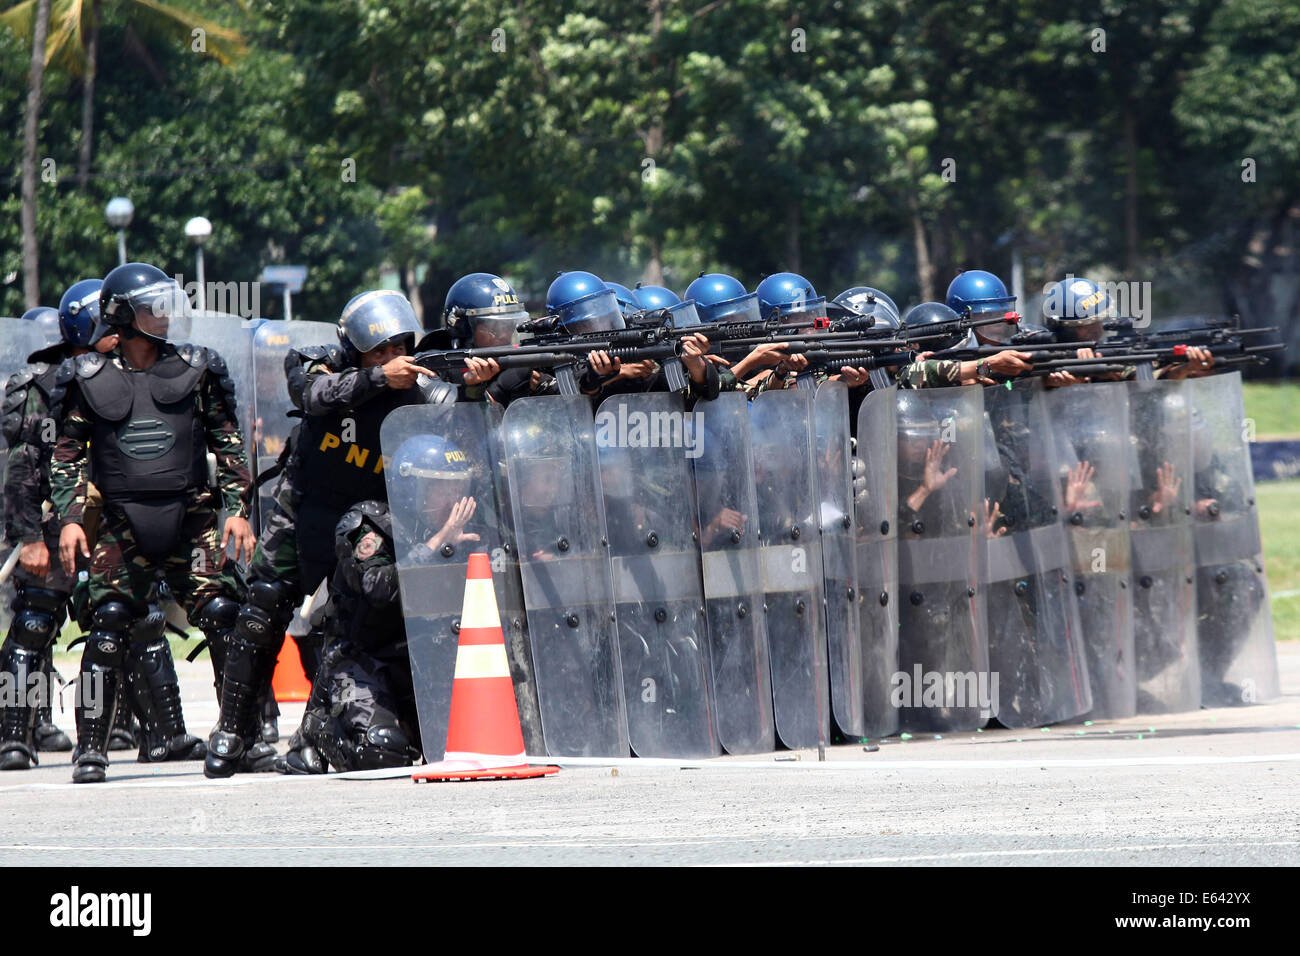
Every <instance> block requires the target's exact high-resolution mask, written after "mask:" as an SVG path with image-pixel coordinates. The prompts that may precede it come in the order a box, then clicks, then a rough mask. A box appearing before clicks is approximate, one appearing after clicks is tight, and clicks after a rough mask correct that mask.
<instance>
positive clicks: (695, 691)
mask: <svg viewBox="0 0 1300 956" xmlns="http://www.w3.org/2000/svg"><path fill="white" fill-rule="evenodd" d="M696 422H697V419H696V418H695V416H694V415H692V414H689V413H687V411H686V408H685V403H684V402H683V400H682V397H681V396H680V395H675V394H670V393H667V392H646V393H641V394H631V395H615V396H612V397H610V398H609V399H607V400H606V401H605V402H603V403H602V404H601V406H600V411H599V412H597V414H596V448H597V454H598V456H599V460H600V484H601V488H602V490H603V491H604V495H605V526H606V528H607V529H608V531H609V554H610V563H611V566H612V568H613V578H614V600H615V603H616V605H617V607H616V613H617V616H618V638H619V660H620V661H621V663H622V669H623V700H624V706H625V707H626V710H627V724H628V736H629V738H630V740H631V744H632V749H633V751H635V752H636V754H637V755H638V756H641V757H710V756H716V755H717V754H719V753H721V747H720V746H719V744H718V735H717V732H716V730H715V729H714V727H715V725H714V720H713V706H712V699H711V698H712V691H711V686H710V683H711V682H710V679H709V673H710V667H709V642H708V636H707V631H706V624H705V616H704V592H703V587H702V585H701V579H700V550H699V547H698V545H697V544H696V535H695V502H694V486H693V483H692V481H691V461H692V459H693V458H694V457H696V456H697V455H698V450H699V447H700V445H699V442H700V439H701V438H702V437H703V435H702V433H701V432H700V431H699V430H698V429H697V426H696Z"/></svg>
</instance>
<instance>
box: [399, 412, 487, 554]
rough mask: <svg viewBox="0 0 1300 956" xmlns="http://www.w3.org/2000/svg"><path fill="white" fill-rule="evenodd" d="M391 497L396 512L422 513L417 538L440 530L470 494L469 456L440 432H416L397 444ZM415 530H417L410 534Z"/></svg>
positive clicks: (472, 482)
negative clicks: (423, 433)
mask: <svg viewBox="0 0 1300 956" xmlns="http://www.w3.org/2000/svg"><path fill="white" fill-rule="evenodd" d="M388 467H389V468H390V469H391V474H392V475H393V476H394V477H393V478H390V479H389V499H390V501H391V503H392V512H393V514H394V515H395V516H396V515H399V514H400V515H419V516H420V519H421V523H422V525H423V526H422V527H421V528H418V529H409V530H408V534H410V537H412V538H417V537H423V536H425V535H428V534H430V533H432V532H435V531H438V530H439V529H440V528H441V527H442V526H443V524H445V523H446V521H447V518H448V517H449V516H450V515H451V509H452V507H453V506H454V505H455V504H456V502H458V501H459V500H460V499H462V498H465V497H469V496H470V493H471V491H472V490H473V485H474V474H473V470H472V469H471V467H470V461H469V458H468V456H467V455H466V454H465V452H463V451H462V450H461V449H460V448H459V447H458V446H457V445H456V443H455V442H453V441H451V440H450V439H449V438H445V437H443V436H441V435H414V436H412V437H411V438H408V439H407V440H406V441H404V442H402V443H401V444H400V445H398V446H397V451H396V452H395V453H394V455H393V459H392V463H391V464H390V465H389V466H388ZM411 531H414V533H413V534H412V533H410V532H411Z"/></svg>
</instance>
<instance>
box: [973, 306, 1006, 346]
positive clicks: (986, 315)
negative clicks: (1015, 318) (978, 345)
mask: <svg viewBox="0 0 1300 956" xmlns="http://www.w3.org/2000/svg"><path fill="white" fill-rule="evenodd" d="M1006 301H1007V302H1008V303H1010V304H1008V305H1006V306H1000V305H999V306H989V307H987V308H986V307H984V306H977V307H973V308H972V309H971V311H970V313H969V316H968V317H969V318H972V319H991V318H995V317H996V318H1001V317H1002V316H1004V315H1006V314H1007V313H1008V312H1010V311H1011V305H1013V304H1014V303H1015V301H1016V300H1015V299H1008V300H1006ZM1018 330H1019V327H1018V326H1017V325H1016V324H1015V323H1013V322H998V323H996V324H994V325H979V326H976V327H975V329H974V332H975V337H976V338H978V339H982V340H984V341H986V342H993V343H995V344H997V345H1005V344H1006V343H1008V342H1010V341H1011V338H1012V336H1014V335H1015V334H1016V332H1017V331H1018Z"/></svg>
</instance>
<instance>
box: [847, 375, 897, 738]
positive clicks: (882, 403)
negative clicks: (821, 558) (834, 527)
mask: <svg viewBox="0 0 1300 956" xmlns="http://www.w3.org/2000/svg"><path fill="white" fill-rule="evenodd" d="M897 436H898V413H897V408H896V401H895V390H894V389H892V388H889V389H883V390H872V391H871V392H869V393H868V394H867V397H866V399H865V400H864V401H863V402H862V405H861V406H860V407H859V408H858V430H857V456H856V458H855V460H854V464H853V509H854V514H855V515H856V520H855V523H854V532H855V536H856V541H855V547H856V549H857V572H858V585H857V590H858V631H859V633H860V634H861V637H862V690H863V719H864V723H865V727H864V729H863V734H864V735H866V736H870V737H885V736H888V735H889V734H892V733H895V732H896V731H897V730H898V716H899V712H898V708H897V707H895V706H894V705H893V703H892V702H891V701H890V699H889V697H890V687H891V682H892V680H893V677H894V674H895V673H896V672H897V671H898V520H897V515H898V438H897Z"/></svg>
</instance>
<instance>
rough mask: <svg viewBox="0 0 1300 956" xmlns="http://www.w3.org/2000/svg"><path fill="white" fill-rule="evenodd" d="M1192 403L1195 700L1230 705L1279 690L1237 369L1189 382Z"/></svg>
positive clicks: (1247, 431) (1272, 695) (1265, 697)
mask: <svg viewBox="0 0 1300 956" xmlns="http://www.w3.org/2000/svg"><path fill="white" fill-rule="evenodd" d="M1186 388H1187V390H1188V398H1189V400H1190V403H1191V407H1192V410H1191V433H1192V434H1191V443H1192V483H1193V488H1192V514H1193V529H1194V535H1195V542H1196V548H1195V551H1196V606H1197V634H1196V636H1197V644H1198V646H1199V649H1200V664H1201V694H1202V700H1201V703H1202V704H1203V705H1204V706H1206V707H1231V706H1240V705H1241V704H1250V703H1255V702H1257V701H1266V700H1272V699H1273V698H1275V697H1277V696H1278V694H1279V693H1280V688H1279V685H1278V672H1277V648H1276V646H1275V645H1274V643H1273V616H1272V613H1271V609H1270V608H1269V599H1268V579H1267V577H1266V576H1265V573H1264V558H1263V550H1262V548H1261V546H1260V538H1259V511H1258V508H1257V507H1256V504H1255V476H1254V472H1253V471H1252V470H1251V464H1250V444H1249V443H1250V441H1251V440H1252V438H1253V432H1252V429H1253V422H1248V421H1247V420H1246V415H1245V409H1244V406H1243V404H1242V397H1241V374H1240V373H1239V372H1232V373H1230V374H1227V375H1214V376H1210V377H1208V378H1199V379H1191V380H1189V381H1188V382H1187V385H1186Z"/></svg>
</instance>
